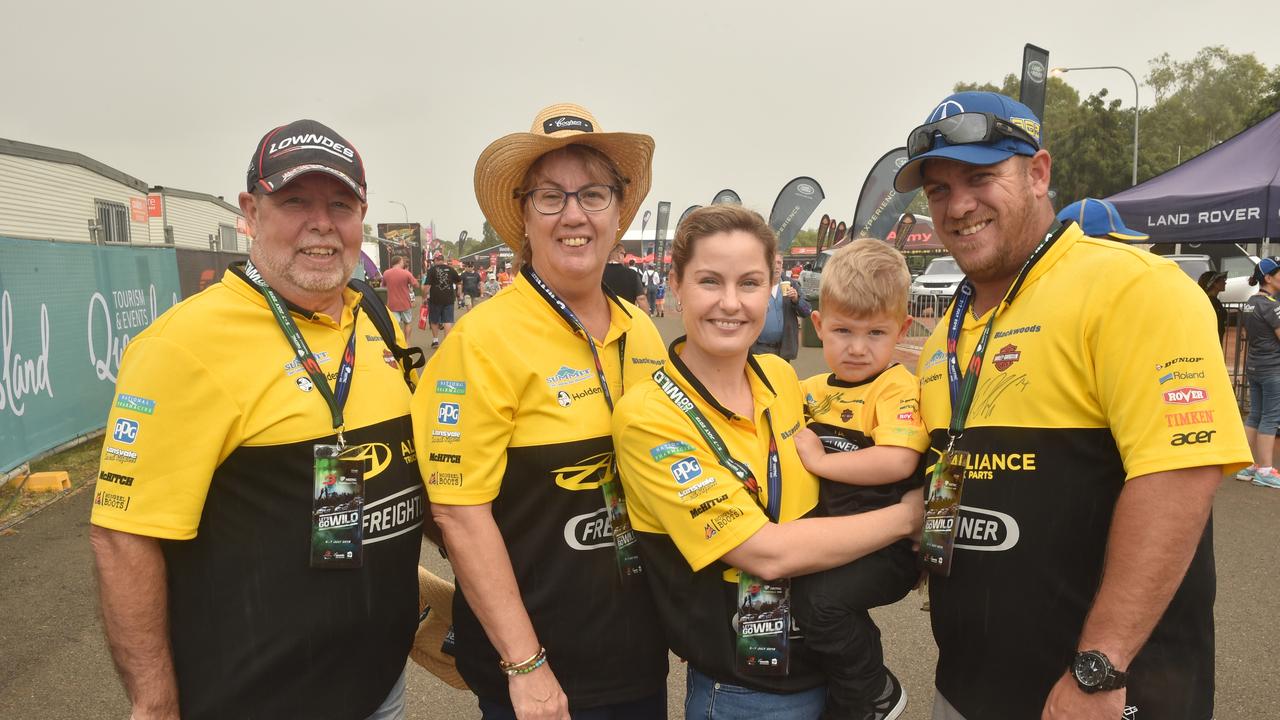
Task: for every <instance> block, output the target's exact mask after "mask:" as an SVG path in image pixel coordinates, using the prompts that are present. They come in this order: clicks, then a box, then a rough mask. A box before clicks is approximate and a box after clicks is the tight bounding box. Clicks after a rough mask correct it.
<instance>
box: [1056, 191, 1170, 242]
mask: <svg viewBox="0 0 1280 720" xmlns="http://www.w3.org/2000/svg"><path fill="white" fill-rule="evenodd" d="M1058 220H1059V221H1061V222H1066V221H1068V220H1070V221H1072V222H1074V223H1075V224H1077V225H1079V226H1080V229H1081V230H1083V231H1084V234H1085V235H1088V236H1089V237H1096V238H1105V237H1110V238H1114V239H1116V240H1131V241H1132V240H1136V241H1144V240H1150V239H1151V236H1150V235H1147V234H1145V233H1140V232H1138V231H1137V230H1130V229H1129V228H1127V227H1125V224H1124V220H1123V219H1122V218H1121V217H1120V211H1119V210H1117V209H1116V206H1115V205H1112V204H1111V203H1109V202H1107V201H1106V200H1099V199H1097V198H1085V199H1083V200H1077V201H1075V202H1073V203H1071V204H1070V205H1068V206H1066V207H1064V208H1062V211H1061V212H1059V213H1058Z"/></svg>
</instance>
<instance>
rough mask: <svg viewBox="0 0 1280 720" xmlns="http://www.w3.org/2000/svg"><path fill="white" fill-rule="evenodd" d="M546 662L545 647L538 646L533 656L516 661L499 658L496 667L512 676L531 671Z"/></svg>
mask: <svg viewBox="0 0 1280 720" xmlns="http://www.w3.org/2000/svg"><path fill="white" fill-rule="evenodd" d="M546 662H547V649H546V648H545V647H539V648H538V652H536V653H534V654H533V657H531V658H529V659H528V660H522V661H520V662H516V663H513V662H507V661H506V660H499V661H498V667H500V668H502V672H504V673H506V675H507V677H514V676H516V675H524V674H525V673H531V672H533V671H534V670H537V669H538V668H540V667H542V666H543V665H545V664H546Z"/></svg>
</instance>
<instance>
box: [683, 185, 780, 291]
mask: <svg viewBox="0 0 1280 720" xmlns="http://www.w3.org/2000/svg"><path fill="white" fill-rule="evenodd" d="M735 231H740V232H744V233H747V234H748V235H752V236H754V237H755V238H756V239H757V240H759V241H760V246H761V248H762V249H763V252H764V261H765V264H766V265H768V266H769V278H770V281H773V280H775V279H776V278H774V277H773V254H774V252H776V251H777V249H778V236H777V235H775V234H774V232H773V228H771V227H769V223H767V222H765V220H764V218H762V217H760V213H758V212H756V211H754V210H748V209H746V208H744V207H742V206H741V205H727V204H726V205H708V206H706V207H700V208H698V209H697V210H694V211H693V212H691V213H689V214H688V216H686V217H685V219H684V222H682V223H680V226H679V227H677V228H676V239H675V242H674V243H672V245H671V270H672V272H674V273H675V276H676V279H677V280H683V279H684V267H685V265H688V264H689V260H690V259H691V258H692V257H693V252H694V250H696V249H697V248H695V247H694V246H695V245H697V243H698V241H699V240H701V239H703V238H705V237H710V236H712V235H716V234H719V233H729V232H735Z"/></svg>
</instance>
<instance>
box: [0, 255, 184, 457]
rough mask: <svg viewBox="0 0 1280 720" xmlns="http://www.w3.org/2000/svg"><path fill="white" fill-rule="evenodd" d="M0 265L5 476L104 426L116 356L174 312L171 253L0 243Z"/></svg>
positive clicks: (0, 431)
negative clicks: (159, 318) (164, 315)
mask: <svg viewBox="0 0 1280 720" xmlns="http://www.w3.org/2000/svg"><path fill="white" fill-rule="evenodd" d="M0 257H3V258H4V262H3V263H0V352H3V357H0V472H4V471H6V470H9V469H11V468H14V467H17V466H18V465H21V464H22V463H23V462H25V461H26V460H28V459H30V458H32V457H34V456H36V455H38V454H40V453H42V452H44V451H46V450H50V449H52V448H55V447H57V446H58V445H61V444H62V443H65V442H67V441H68V440H73V439H75V438H76V437H79V436H81V435H84V434H86V433H89V432H91V431H93V430H97V429H98V428H101V427H102V426H103V424H104V423H105V422H106V420H107V410H108V408H109V407H110V404H111V400H112V397H113V396H114V394H115V383H116V374H117V373H118V372H119V369H120V356H121V355H122V354H123V353H124V349H125V347H126V346H127V345H128V344H129V341H130V340H131V339H132V338H134V337H137V335H138V333H140V332H142V331H143V330H145V329H146V328H147V326H149V325H150V324H151V323H152V322H153V321H154V320H155V319H156V316H157V315H159V314H161V313H163V312H164V311H166V310H168V309H169V308H171V307H173V306H174V305H175V304H177V302H178V297H179V288H178V263H177V259H176V257H175V251H174V249H173V248H171V247H170V248H160V247H157V248H142V247H110V246H99V245H89V244H81V243H56V242H47V241H33V240H16V239H12V238H6V237H0ZM125 401H127V402H133V403H143V404H144V405H145V404H146V399H145V398H126V399H122V400H120V401H119V402H125ZM155 410H156V411H157V412H158V411H159V410H160V409H159V408H156V409H155Z"/></svg>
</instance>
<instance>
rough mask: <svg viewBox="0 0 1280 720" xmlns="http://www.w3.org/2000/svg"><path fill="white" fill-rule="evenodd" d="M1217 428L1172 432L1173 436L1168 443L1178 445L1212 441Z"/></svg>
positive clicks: (1173, 445)
mask: <svg viewBox="0 0 1280 720" xmlns="http://www.w3.org/2000/svg"><path fill="white" fill-rule="evenodd" d="M1216 432H1218V431H1217V430H1201V431H1200V432H1189V433H1174V435H1173V438H1172V439H1171V440H1169V445H1171V446H1172V447H1178V446H1179V445H1201V444H1203V443H1208V442H1213V434H1214V433H1216Z"/></svg>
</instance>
